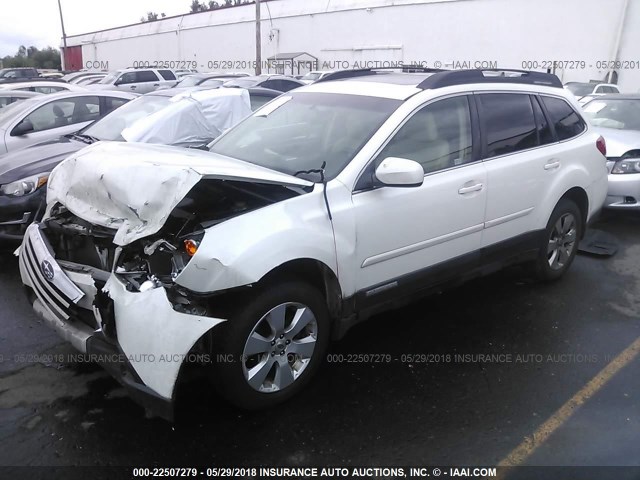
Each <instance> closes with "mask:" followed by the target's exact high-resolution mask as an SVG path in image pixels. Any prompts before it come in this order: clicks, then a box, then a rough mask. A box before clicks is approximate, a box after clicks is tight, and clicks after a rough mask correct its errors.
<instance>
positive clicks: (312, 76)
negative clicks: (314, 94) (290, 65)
mask: <svg viewBox="0 0 640 480" xmlns="http://www.w3.org/2000/svg"><path fill="white" fill-rule="evenodd" d="M319 78H320V74H319V73H316V72H311V73H307V74H306V75H305V76H304V77H302V78H301V79H300V80H311V81H315V80H318V79H319Z"/></svg>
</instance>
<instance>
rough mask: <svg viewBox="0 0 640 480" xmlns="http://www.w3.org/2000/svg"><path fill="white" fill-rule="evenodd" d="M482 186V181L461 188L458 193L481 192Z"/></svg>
mask: <svg viewBox="0 0 640 480" xmlns="http://www.w3.org/2000/svg"><path fill="white" fill-rule="evenodd" d="M482 187H484V185H483V184H482V183H476V184H475V185H470V186H468V187H462V188H460V190H458V193H459V194H460V195H464V194H465V193H472V192H479V191H480V190H482Z"/></svg>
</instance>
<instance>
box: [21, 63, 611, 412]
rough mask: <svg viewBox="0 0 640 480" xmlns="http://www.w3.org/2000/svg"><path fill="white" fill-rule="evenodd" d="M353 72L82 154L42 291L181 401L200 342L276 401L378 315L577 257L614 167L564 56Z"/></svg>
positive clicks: (62, 323)
mask: <svg viewBox="0 0 640 480" xmlns="http://www.w3.org/2000/svg"><path fill="white" fill-rule="evenodd" d="M353 73H354V78H345V79H343V80H340V81H325V82H323V81H322V80H321V81H320V82H316V83H314V84H312V85H308V86H304V87H301V88H299V89H296V90H295V91H291V92H288V93H286V94H284V95H281V96H279V97H278V98H276V99H274V100H273V101H271V102H269V103H268V104H266V105H265V106H263V107H262V108H260V109H259V110H257V111H256V112H255V113H254V114H253V115H251V116H249V117H247V118H246V119H245V120H244V121H242V122H241V123H240V124H239V125H237V126H235V127H234V128H232V129H231V130H229V131H227V132H226V133H224V134H223V135H221V136H220V137H218V139H217V140H215V141H214V142H213V143H212V144H211V146H210V152H202V151H199V150H187V149H178V148H175V147H161V146H155V145H142V144H133V143H98V144H95V145H90V146H89V147H87V148H85V149H83V150H82V151H80V152H78V153H77V154H74V155H72V156H71V157H69V158H67V159H66V160H65V161H63V162H62V163H61V164H59V165H58V166H57V167H56V168H55V169H54V170H53V172H52V173H51V176H50V178H49V184H48V191H47V202H48V206H47V212H46V213H45V216H44V219H43V220H42V222H40V223H33V224H31V226H30V227H28V229H27V231H26V234H25V238H24V241H23V243H22V246H21V248H20V253H19V256H20V272H21V277H22V281H23V283H24V284H25V285H26V287H27V291H28V296H29V299H30V301H31V302H32V305H33V308H34V309H35V311H36V312H37V313H39V314H40V315H41V316H42V318H44V319H45V321H46V323H47V324H49V325H50V326H51V327H52V328H54V329H56V330H57V331H58V332H59V333H60V334H61V335H62V336H63V337H64V338H65V339H67V340H68V341H70V342H71V343H72V344H73V345H74V346H75V347H76V348H78V349H80V350H81V351H85V352H88V353H89V354H95V356H94V358H96V359H98V361H99V362H101V363H102V365H103V366H104V367H105V368H107V369H108V370H109V371H110V372H111V373H112V374H113V375H114V376H116V377H117V378H119V379H120V381H121V382H122V383H123V384H124V385H125V387H127V389H128V390H129V391H130V392H131V394H132V396H134V398H136V399H137V400H138V401H140V402H141V403H143V404H144V405H145V406H147V408H148V409H150V410H151V411H153V412H154V413H156V414H160V415H162V416H165V417H171V415H172V411H173V410H172V405H173V401H174V399H175V394H176V391H177V390H176V383H177V381H178V378H179V373H180V371H181V369H182V367H183V362H184V361H185V359H192V361H199V362H200V363H201V364H202V365H201V366H202V369H201V370H200V371H201V372H206V373H207V376H208V378H210V379H211V380H213V382H214V384H215V386H216V388H217V390H218V391H219V392H220V394H221V395H223V396H224V397H225V398H227V399H228V400H229V401H230V402H232V403H234V404H236V405H238V406H240V407H242V408H247V409H257V408H265V407H269V406H273V405H275V404H277V403H279V402H282V401H284V400H286V399H288V398H290V397H291V396H293V395H294V394H296V393H297V392H299V391H300V389H301V388H303V387H304V385H305V384H306V383H307V382H308V381H309V380H310V379H311V377H312V376H313V374H314V372H315V371H316V370H317V369H318V368H319V367H320V365H321V364H322V361H323V358H324V354H325V352H326V349H327V346H328V344H329V341H330V339H331V338H339V337H341V336H342V335H344V334H345V332H346V331H347V330H348V329H349V328H350V327H351V326H353V325H354V324H356V323H358V322H360V321H362V320H365V319H366V318H368V317H370V316H371V315H373V314H376V313H378V312H381V311H384V310H386V309H390V308H394V307H395V306H397V305H399V304H402V303H406V302H408V301H410V300H411V299H412V298H414V297H417V296H420V295H424V294H425V293H426V292H429V291H432V290H433V289H436V288H442V287H443V285H447V284H450V283H452V282H457V283H459V282H461V281H464V280H465V279H468V278H474V277H475V276H478V275H482V274H487V273H489V272H493V271H496V270H498V269H500V268H502V267H504V266H506V265H510V264H514V263H520V262H531V264H532V266H533V271H534V272H535V274H536V275H537V276H538V278H540V279H542V280H554V279H558V278H559V277H561V276H562V275H563V274H564V273H565V272H566V271H567V269H568V268H569V267H570V265H571V263H572V261H573V259H574V257H575V255H576V252H577V249H578V242H579V241H580V239H581V237H582V235H583V233H584V231H585V229H586V226H587V223H588V222H589V221H590V220H591V219H592V218H593V217H594V216H595V215H596V214H597V212H598V211H599V210H600V208H601V207H602V204H603V202H604V199H605V196H606V192H607V170H606V167H605V158H604V142H603V141H602V138H601V137H600V136H599V134H598V133H596V132H595V131H594V129H593V127H591V126H590V125H589V123H588V122H586V121H585V120H584V119H583V117H582V115H581V113H580V112H579V110H580V107H579V106H578V105H577V103H575V100H574V99H573V97H572V96H571V95H570V94H569V93H568V92H566V91H565V90H564V89H563V88H562V84H561V83H560V80H559V79H558V78H557V77H556V76H554V75H549V74H543V73H538V72H524V73H523V72H519V73H517V72H516V73H514V72H508V74H509V76H506V75H504V76H503V75H496V72H495V71H491V72H488V73H487V74H485V72H483V71H479V70H466V71H465V70H457V71H447V72H440V73H433V74H403V73H393V72H389V71H386V72H378V71H371V72H363V71H354V72H353ZM497 73H498V74H500V73H502V72H497ZM344 76H346V74H343V77H344ZM481 132H482V133H481ZM141 193H143V194H141ZM496 295H499V293H496ZM489 301H490V300H489ZM399 321H400V320H399ZM387 341H394V340H393V338H392V337H389V338H388V340H387ZM114 357H115V358H119V357H120V358H122V357H125V358H126V359H122V360H121V361H118V360H116V361H112V360H106V358H114ZM100 358H102V359H105V360H100ZM151 359H155V360H151Z"/></svg>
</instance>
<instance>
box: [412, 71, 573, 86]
mask: <svg viewBox="0 0 640 480" xmlns="http://www.w3.org/2000/svg"><path fill="white" fill-rule="evenodd" d="M486 73H488V75H486ZM468 83H523V84H528V85H545V86H548V87H557V88H563V86H562V82H561V81H560V79H559V78H558V77H557V76H555V75H553V74H552V73H542V72H532V71H528V70H510V69H504V68H491V69H476V70H447V71H444V72H439V73H434V74H433V75H431V76H429V77H428V78H426V79H425V80H424V81H422V82H421V83H420V84H419V85H418V88H422V89H423V90H426V89H431V88H442V87H450V86H453V85H465V84H468Z"/></svg>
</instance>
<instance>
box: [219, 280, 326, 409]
mask: <svg viewBox="0 0 640 480" xmlns="http://www.w3.org/2000/svg"><path fill="white" fill-rule="evenodd" d="M296 318H298V320H299V321H298V323H296V324H295V326H294V320H295V319H296ZM300 322H302V323H300ZM330 327H331V325H330V321H329V313H328V310H327V306H326V302H325V299H324V297H323V295H321V294H320V292H319V291H318V290H317V289H316V288H314V287H312V286H311V285H309V284H306V283H303V282H297V281H283V282H280V283H274V284H272V285H270V286H268V287H267V288H265V289H262V290H261V291H259V292H258V293H257V294H256V295H255V296H253V297H252V298H250V299H249V301H248V302H247V303H246V304H245V305H243V306H241V307H240V308H238V309H237V311H236V313H235V314H232V315H231V316H230V318H229V320H227V322H225V325H224V326H223V328H222V329H221V330H220V331H219V332H218V334H217V335H216V338H215V339H214V342H213V345H214V358H218V359H219V358H222V359H226V360H225V361H220V360H217V361H215V362H214V368H213V371H212V377H211V379H212V381H213V382H214V386H215V388H216V390H217V391H218V393H219V394H220V395H221V396H222V397H224V398H225V399H226V400H227V401H229V402H230V403H232V404H233V405H235V406H237V407H240V408H243V409H246V410H260V409H264V408H269V407H272V406H274V405H276V404H278V403H281V402H284V401H285V400H287V399H289V398H291V397H292V396H294V395H296V394H297V393H298V392H300V390H302V389H303V388H304V387H305V386H306V384H307V383H308V382H309V380H310V379H311V377H312V376H313V375H314V373H315V372H316V371H317V369H318V367H319V366H320V365H321V364H322V361H323V359H324V353H325V352H326V349H327V345H328V343H329V338H330V332H329V330H330ZM299 329H301V330H299ZM298 330H299V331H298ZM220 354H222V355H221V356H220ZM228 359H232V360H231V361H229V360H228ZM263 377H264V379H263Z"/></svg>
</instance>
